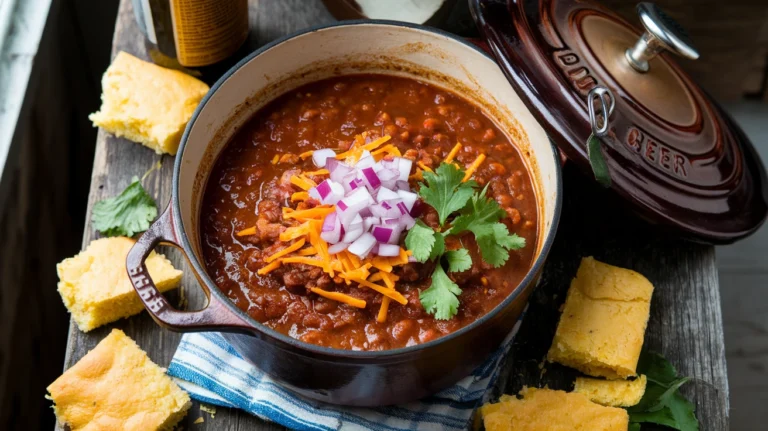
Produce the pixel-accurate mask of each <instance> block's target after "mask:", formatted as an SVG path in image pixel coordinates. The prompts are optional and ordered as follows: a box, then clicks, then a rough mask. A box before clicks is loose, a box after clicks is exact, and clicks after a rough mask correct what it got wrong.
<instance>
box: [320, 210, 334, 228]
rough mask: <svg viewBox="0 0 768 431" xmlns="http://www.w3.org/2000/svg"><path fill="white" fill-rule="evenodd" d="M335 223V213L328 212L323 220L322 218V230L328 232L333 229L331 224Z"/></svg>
mask: <svg viewBox="0 0 768 431" xmlns="http://www.w3.org/2000/svg"><path fill="white" fill-rule="evenodd" d="M334 224H336V213H335V212H333V213H330V214H328V215H327V216H325V220H323V229H322V231H323V232H330V231H332V230H333V225H334Z"/></svg>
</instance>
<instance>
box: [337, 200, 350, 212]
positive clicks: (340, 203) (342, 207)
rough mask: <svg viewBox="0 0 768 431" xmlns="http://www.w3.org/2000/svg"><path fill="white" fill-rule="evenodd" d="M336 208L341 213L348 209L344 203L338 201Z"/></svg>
mask: <svg viewBox="0 0 768 431" xmlns="http://www.w3.org/2000/svg"><path fill="white" fill-rule="evenodd" d="M336 206H337V207H338V208H339V209H340V210H342V211H346V210H347V208H348V207H347V204H345V203H344V201H339V202H338V203H337V204H336Z"/></svg>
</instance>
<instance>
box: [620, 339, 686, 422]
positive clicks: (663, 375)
mask: <svg viewBox="0 0 768 431" xmlns="http://www.w3.org/2000/svg"><path fill="white" fill-rule="evenodd" d="M637 372H638V374H644V375H645V376H646V378H647V379H648V384H647V386H646V389H645V394H643V398H642V399H641V400H640V402H639V403H638V404H637V405H635V406H632V407H629V408H627V412H629V421H630V423H631V425H630V429H631V430H639V429H640V424H641V423H654V424H658V425H664V426H667V427H670V428H673V429H676V430H680V431H698V429H699V421H698V420H697V419H696V415H695V414H694V406H693V404H691V403H690V402H689V401H688V400H686V399H685V398H683V396H682V395H680V393H679V392H678V391H677V390H678V389H679V388H680V386H682V385H683V384H685V383H686V382H688V381H689V380H690V378H689V377H680V376H678V375H677V370H675V367H674V366H673V365H672V364H670V363H669V361H667V360H666V359H665V358H664V357H663V356H661V355H659V354H658V353H652V352H646V351H643V352H642V353H641V355H640V360H639V361H638V364H637Z"/></svg>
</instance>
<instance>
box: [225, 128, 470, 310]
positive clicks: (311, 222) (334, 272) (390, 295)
mask: <svg viewBox="0 0 768 431" xmlns="http://www.w3.org/2000/svg"><path fill="white" fill-rule="evenodd" d="M366 138H367V133H363V134H361V135H358V136H356V137H355V140H354V142H353V143H352V145H351V146H350V148H349V150H347V151H345V152H342V153H340V154H337V155H336V158H337V159H344V160H345V161H346V162H348V163H356V162H357V160H359V158H360V157H362V155H363V152H364V151H370V152H371V155H372V156H373V157H374V158H375V159H376V160H381V159H383V158H384V157H387V156H398V157H400V156H401V153H400V150H399V149H398V148H397V147H396V146H395V145H393V144H391V143H387V142H388V141H389V140H390V139H391V138H390V136H383V137H380V138H378V139H375V140H373V141H371V142H369V143H367V144H366V143H365V141H366ZM460 148H461V145H460V144H456V147H454V149H453V150H451V153H450V154H449V155H448V158H446V160H447V161H449V162H450V161H452V159H453V157H455V155H456V154H457V153H458V151H459V149H460ZM312 154H313V151H307V152H304V153H302V154H299V155H298V157H300V158H301V159H307V158H309V157H311V156H312ZM288 157H290V158H293V160H294V161H295V158H296V155H293V154H283V155H280V154H277V155H275V156H274V158H273V159H272V163H273V164H276V163H282V162H283V161H284V160H288V159H287V158H288ZM480 163H482V160H480V161H475V163H474V164H473V165H475V164H476V165H477V166H479V165H480ZM417 165H418V168H417V169H416V172H417V173H416V174H414V175H412V176H411V177H410V178H411V179H413V178H414V177H415V178H417V179H422V178H423V176H422V173H423V172H424V171H428V172H432V169H430V168H429V167H428V166H426V165H424V164H423V163H421V162H419V163H417ZM477 166H475V168H474V169H477ZM322 175H329V171H328V169H318V170H315V171H309V172H303V173H299V174H296V175H292V176H291V177H290V182H291V184H292V185H294V186H296V187H298V188H299V189H301V190H300V191H296V192H295V193H293V194H291V196H290V202H303V201H306V200H308V199H309V198H310V196H309V193H308V190H309V189H310V188H312V187H316V186H317V184H316V183H315V181H313V180H312V178H311V177H316V176H322ZM335 210H336V208H335V207H334V206H333V205H318V206H316V207H314V208H308V209H298V210H297V209H294V208H292V207H284V208H282V215H283V220H290V219H293V220H297V221H299V222H301V224H299V225H296V226H291V227H288V228H285V229H284V230H283V231H282V232H281V233H280V235H279V237H278V239H279V241H281V242H284V243H288V242H291V243H290V244H286V246H285V247H284V248H283V249H281V250H279V251H277V252H275V253H273V254H272V255H270V256H269V257H267V258H266V259H265V264H266V265H265V266H264V267H262V268H261V269H259V270H258V271H257V274H259V275H266V274H269V273H270V272H272V271H274V270H275V269H277V268H279V267H280V266H281V265H291V264H303V265H311V266H315V267H319V268H321V269H322V270H323V271H324V272H325V273H327V274H329V275H330V276H331V277H332V278H334V279H335V280H336V282H339V283H341V282H342V280H343V282H345V283H346V284H347V285H351V284H352V283H357V285H358V286H359V287H360V288H367V289H371V290H373V291H375V292H378V293H379V294H381V295H383V298H382V301H381V306H380V308H379V311H378V314H377V317H376V320H377V321H379V322H385V321H386V319H387V313H388V310H389V307H390V305H391V302H392V301H395V302H397V303H399V304H403V305H405V304H407V303H408V301H407V299H406V298H405V297H404V296H403V295H402V294H401V293H399V292H398V291H397V290H396V289H395V287H396V285H397V282H398V280H399V277H398V276H397V275H395V274H392V271H393V269H394V267H395V266H398V265H405V264H407V263H408V256H409V253H410V252H407V251H406V250H404V249H402V248H401V249H400V253H399V254H398V255H397V256H392V257H384V256H375V255H371V256H369V257H366V258H365V259H361V258H360V257H358V256H357V255H355V254H353V253H350V252H349V250H343V251H341V252H339V253H335V254H334V255H330V253H329V252H328V246H329V244H328V243H327V242H326V241H325V240H323V239H322V238H321V237H320V234H321V233H322V227H323V221H324V219H325V217H326V216H327V215H328V214H331V213H332V212H334V211H335ZM255 234H258V229H257V227H256V226H253V227H250V228H247V229H243V230H241V231H239V232H237V233H236V235H238V236H246V235H255ZM382 284H383V285H382ZM310 291H312V292H314V293H316V294H317V295H320V296H323V297H324V298H328V299H331V300H334V301H338V302H341V303H344V304H347V305H350V306H352V307H357V308H365V307H366V305H367V304H366V302H365V301H364V300H361V299H357V298H355V297H352V296H350V295H347V294H344V293H341V292H333V291H326V290H323V289H320V288H316V287H313V288H310Z"/></svg>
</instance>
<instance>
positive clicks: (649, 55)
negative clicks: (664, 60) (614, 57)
mask: <svg viewBox="0 0 768 431" xmlns="http://www.w3.org/2000/svg"><path fill="white" fill-rule="evenodd" d="M637 13H638V14H639V15H640V21H641V22H642V23H643V26H644V27H645V33H643V35H642V36H641V37H640V40H638V41H637V43H635V46H633V47H632V48H629V49H627V51H626V52H625V53H624V57H626V59H627V61H628V62H629V64H630V65H631V66H632V68H633V69H635V70H636V71H638V72H641V73H645V72H647V71H648V69H649V67H650V66H649V64H648V62H649V61H650V60H651V59H653V58H654V57H656V55H658V54H659V53H660V52H662V51H664V50H667V51H670V52H673V53H675V54H677V55H679V56H682V57H685V58H690V59H691V60H696V59H697V58H699V52H698V51H697V50H696V48H694V47H693V43H692V42H691V39H690V38H689V37H688V34H687V33H686V32H685V30H683V28H682V27H681V26H680V24H678V23H677V21H675V20H674V19H672V18H671V17H670V16H669V15H667V14H666V13H664V11H662V10H661V8H659V7H658V6H656V5H655V4H653V3H648V2H642V3H639V4H638V5H637Z"/></svg>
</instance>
